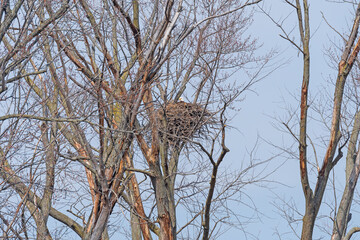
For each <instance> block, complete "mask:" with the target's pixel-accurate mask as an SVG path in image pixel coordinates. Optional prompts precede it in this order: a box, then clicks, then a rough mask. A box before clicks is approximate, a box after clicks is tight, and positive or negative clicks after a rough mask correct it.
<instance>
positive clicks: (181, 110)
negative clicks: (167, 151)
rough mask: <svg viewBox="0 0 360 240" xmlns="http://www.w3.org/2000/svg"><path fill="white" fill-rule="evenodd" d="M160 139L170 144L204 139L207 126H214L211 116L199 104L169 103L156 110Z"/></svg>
mask: <svg viewBox="0 0 360 240" xmlns="http://www.w3.org/2000/svg"><path fill="white" fill-rule="evenodd" d="M157 116H158V117H157V119H158V120H159V122H158V126H159V133H160V137H161V138H162V139H163V140H164V139H167V140H168V142H169V143H170V144H176V143H179V142H181V141H187V140H189V139H193V138H196V137H204V135H205V134H207V133H208V132H209V131H208V126H209V125H212V124H214V119H213V117H212V114H211V113H210V112H209V111H207V110H206V109H204V108H203V107H202V106H201V105H199V104H193V103H186V102H176V103H175V102H171V103H168V104H167V105H166V106H164V107H162V108H160V109H158V111H157Z"/></svg>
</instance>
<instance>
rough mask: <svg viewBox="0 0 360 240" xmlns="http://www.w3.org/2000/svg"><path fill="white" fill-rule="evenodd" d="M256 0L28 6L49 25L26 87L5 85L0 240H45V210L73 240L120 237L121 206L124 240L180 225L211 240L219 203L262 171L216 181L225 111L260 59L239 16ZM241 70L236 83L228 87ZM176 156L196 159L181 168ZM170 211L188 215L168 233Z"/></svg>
mask: <svg viewBox="0 0 360 240" xmlns="http://www.w3.org/2000/svg"><path fill="white" fill-rule="evenodd" d="M259 2H260V0H258V1H238V0H234V1H223V0H219V1H213V2H208V1H196V2H194V3H188V2H184V1H181V0H180V1H172V0H168V1H165V2H160V1H132V2H126V1H117V0H112V1H107V0H104V1H94V2H92V4H90V3H89V1H85V0H79V1H78V2H76V3H74V4H73V5H72V6H71V8H69V10H68V12H67V13H66V14H65V15H64V16H62V17H61V18H60V19H59V17H60V15H59V11H62V10H61V9H63V8H65V7H64V6H67V8H68V5H67V4H68V2H66V4H65V3H63V4H62V3H61V2H56V1H51V2H50V1H48V2H46V4H42V5H41V6H39V7H38V8H37V9H36V11H35V13H34V14H35V15H34V16H36V17H37V18H38V19H39V21H40V23H43V22H46V21H47V20H46V19H47V18H48V17H49V19H58V20H57V22H56V24H54V25H52V26H51V27H44V28H43V30H42V31H41V32H39V33H38V35H37V36H38V39H37V42H34V44H33V45H34V47H36V49H37V52H36V55H29V56H27V60H26V61H25V62H23V63H22V64H23V65H24V66H26V67H22V68H21V71H22V74H21V76H20V77H19V78H18V79H20V78H21V79H22V81H24V83H26V84H17V85H14V93H16V94H14V96H16V95H18V96H19V98H16V97H9V98H8V101H9V102H8V103H9V104H7V105H6V108H5V107H4V108H3V109H2V111H4V112H6V114H4V116H2V117H1V118H0V120H1V121H2V128H3V129H5V131H3V132H2V133H1V134H2V139H4V140H2V142H1V143H0V144H1V145H0V150H1V152H0V154H1V155H0V157H1V168H0V170H1V171H0V176H1V178H2V179H3V180H4V185H3V188H4V192H6V193H7V194H6V195H5V194H4V198H5V197H6V198H7V199H9V200H11V203H12V204H11V206H9V207H6V208H4V209H5V212H6V214H8V215H7V216H4V220H3V222H4V223H5V225H6V226H7V228H6V229H5V230H4V236H7V235H8V234H10V233H13V234H15V235H19V236H20V237H23V238H27V237H26V236H27V235H30V234H34V231H36V235H37V238H38V239H43V238H47V239H52V238H54V236H55V234H57V233H58V232H57V231H56V230H54V231H51V230H50V229H49V224H48V219H49V216H51V217H52V218H53V219H55V220H56V221H58V222H60V223H62V224H63V225H64V226H65V228H68V229H72V230H73V231H74V232H75V233H76V234H77V235H78V236H79V237H81V238H82V239H109V238H110V236H111V234H113V232H114V231H116V232H118V231H119V227H117V228H115V229H114V225H113V224H111V222H112V221H111V218H117V219H121V215H122V214H123V212H124V210H125V212H126V213H125V218H126V217H129V221H130V225H131V236H132V238H133V239H152V238H153V237H154V236H157V237H158V238H159V239H176V238H177V236H180V235H182V234H185V233H184V232H185V231H184V229H186V228H191V227H192V228H194V229H195V230H196V231H194V234H195V233H196V234H197V236H195V237H194V238H200V237H201V236H202V238H203V239H210V238H211V237H212V238H215V237H216V236H217V234H218V233H217V231H218V229H219V227H220V226H221V224H223V223H229V224H230V223H231V221H230V220H229V221H226V219H227V218H230V216H232V215H237V213H234V212H231V209H230V208H229V207H226V204H225V203H226V201H227V200H229V199H234V200H236V194H237V193H239V192H240V191H241V189H242V187H244V186H245V185H246V184H247V183H249V182H251V181H255V179H257V180H260V179H262V177H263V176H261V177H259V176H250V175H249V177H247V174H249V173H251V171H252V169H253V168H255V167H259V166H261V164H260V163H257V164H254V163H251V164H250V166H249V167H248V168H245V169H244V170H239V171H237V172H232V174H231V175H229V176H226V178H225V177H224V178H223V179H221V181H217V180H218V177H217V173H218V172H219V171H220V164H221V163H222V161H223V160H224V157H225V154H226V153H227V152H228V149H227V147H226V145H225V140H226V139H225V130H226V128H227V127H226V125H225V122H226V114H227V113H228V112H227V111H225V110H226V109H228V107H229V106H231V105H232V104H233V103H235V102H236V101H237V100H238V99H239V98H238V97H239V96H240V95H241V94H242V93H243V92H244V91H245V90H247V89H249V88H250V87H251V86H252V84H254V83H255V82H256V81H257V80H258V79H259V78H260V75H259V74H260V71H261V69H262V67H263V66H264V65H265V64H266V62H267V60H268V58H267V57H261V58H257V57H255V55H254V52H255V50H256V47H257V43H256V41H255V40H253V39H252V38H251V37H250V36H248V34H246V33H245V32H246V30H247V28H248V27H249V26H250V24H251V20H252V19H251V17H252V16H251V14H248V12H247V11H246V9H247V7H250V6H251V5H254V4H257V3H259ZM4 46H5V47H6V49H7V51H8V52H11V50H12V45H11V44H7V42H4ZM18 57H19V53H18V52H16V53H15V54H12V55H9V61H10V60H11V61H16V59H17V58H18ZM249 65H252V66H256V68H255V69H256V71H255V72H253V73H250V72H247V74H248V75H247V80H244V81H240V83H239V82H238V83H233V82H232V81H231V80H230V79H229V78H230V77H231V76H232V75H233V74H234V73H237V72H239V71H242V70H243V68H244V66H249ZM39 69H45V70H46V71H45V72H44V73H43V74H40V72H39ZM33 73H34V74H35V75H34V74H33ZM33 75H34V76H33ZM8 82H9V81H8ZM5 94H7V93H5ZM181 96H183V97H184V98H186V101H179V98H180V97H181ZM4 106H5V105H4ZM209 149H210V150H209ZM30 150H31V151H30ZM218 151H220V152H219V154H218ZM20 152H21V153H20ZM196 152H198V153H199V154H197V153H196ZM22 153H25V154H22ZM186 155H187V156H188V159H192V158H195V157H196V156H198V157H197V158H198V159H197V160H196V161H193V160H191V161H190V160H188V161H189V163H190V164H189V163H184V162H182V161H185V159H186V157H185V156H186ZM204 156H205V157H204ZM216 156H218V158H217V157H216ZM201 157H203V158H202V159H201ZM215 159H216V160H215ZM202 160H206V161H205V162H204V161H202ZM209 162H210V163H211V165H210V166H209V164H208V163H209ZM209 172H210V173H211V174H212V175H211V177H210V178H209V174H208V173H209ZM179 177H180V178H181V180H179ZM245 178H248V179H247V180H245ZM251 179H252V180H251ZM209 180H210V186H208V182H209ZM219 182H220V183H221V184H219ZM5 190H6V191H5ZM216 190H218V191H216ZM13 191H15V192H16V193H17V195H14V194H13V193H14V192H13ZM67 195H68V196H67ZM57 198H58V199H60V200H59V203H56V204H55V203H53V201H54V199H57ZM193 201H194V202H193ZM237 201H239V202H240V201H241V200H239V199H238V200H237ZM192 202H193V203H192ZM117 203H118V205H119V206H120V209H117V208H116V206H117ZM215 206H216V207H215ZM25 207H26V208H25ZM60 207H63V208H65V209H66V210H67V211H68V212H67V213H66V214H65V213H63V212H61V211H60V210H58V209H60ZM177 208H178V209H179V208H180V209H181V210H186V212H188V214H189V216H191V220H189V221H188V222H185V223H184V225H182V226H181V227H180V228H179V230H178V227H179V219H178V218H177V217H176V209H177ZM223 209H225V210H227V211H226V216H224V217H223V218H219V219H214V221H213V223H211V216H214V215H215V214H211V213H216V212H221V211H222V210H223ZM0 213H1V212H0ZM0 216H1V215H0ZM8 219H11V220H10V221H9V220H8ZM202 219H203V220H202ZM33 223H35V225H36V227H33ZM14 225H15V226H16V229H15V228H14ZM19 229H20V230H19ZM112 229H114V230H112ZM190 234H191V233H190ZM184 238H185V237H184Z"/></svg>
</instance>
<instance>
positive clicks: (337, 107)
mask: <svg viewBox="0 0 360 240" xmlns="http://www.w3.org/2000/svg"><path fill="white" fill-rule="evenodd" d="M286 3H287V4H288V5H289V6H290V7H291V8H293V9H294V10H295V11H294V12H296V17H297V25H298V32H299V38H298V39H299V43H297V41H296V40H295V38H293V36H291V34H290V33H288V32H287V31H286V30H285V27H284V26H283V25H282V23H280V22H277V21H275V20H274V19H273V18H271V17H270V18H271V19H272V20H273V22H275V23H276V25H277V26H278V27H279V28H280V30H281V31H282V34H281V37H282V38H284V39H285V40H287V41H288V42H290V43H291V44H292V45H293V46H294V47H295V48H296V49H297V50H298V51H299V53H300V54H301V55H302V56H303V70H302V71H303V72H302V86H301V95H300V107H299V109H300V113H299V119H298V120H299V122H298V130H299V134H296V133H295V132H294V130H293V129H292V127H291V125H290V124H289V122H290V121H289V122H288V123H284V125H285V127H286V129H287V130H288V131H289V132H290V134H291V135H292V136H293V137H294V139H295V140H296V142H297V145H298V148H299V153H298V159H299V163H300V177H301V186H302V189H303V193H304V197H305V213H304V215H303V218H302V232H301V236H300V238H301V239H304V240H305V239H313V232H314V227H315V225H316V221H317V219H318V213H319V210H320V207H321V205H322V203H323V201H324V200H323V197H324V194H325V192H326V189H327V186H329V177H330V173H331V171H332V170H334V167H335V165H336V164H338V162H339V161H340V160H341V159H342V158H343V149H344V148H345V147H347V156H346V186H345V189H344V191H343V193H342V199H341V202H340V204H339V206H335V207H337V208H338V209H336V210H335V211H334V212H335V214H334V216H333V230H332V234H331V235H332V236H331V239H348V238H349V237H345V236H346V228H347V223H348V221H349V216H351V215H350V214H349V210H350V206H351V204H352V199H353V194H354V189H355V185H356V183H357V180H358V176H359V167H358V161H359V157H358V155H359V154H358V150H356V149H357V147H356V145H357V142H358V135H359V114H358V110H357V109H358V107H359V105H357V104H355V105H356V106H355V109H356V111H355V113H354V112H353V111H352V112H345V111H344V105H345V109H346V104H344V99H348V100H347V102H350V101H351V102H355V103H356V102H357V100H356V98H352V100H349V95H347V94H344V89H346V84H348V85H349V83H348V78H349V76H351V73H352V72H354V71H355V70H354V68H353V67H354V65H356V61H357V58H358V53H359V49H360V48H359V47H360V41H359V37H358V29H359V20H360V18H359V17H360V15H359V13H360V5H359V4H355V5H354V6H356V7H355V8H354V10H355V16H354V20H353V26H352V29H351V31H350V33H349V34H348V35H347V36H342V40H343V43H344V46H341V47H340V49H342V50H341V51H342V52H341V56H340V57H339V58H337V59H336V62H337V63H336V67H337V69H336V71H337V76H336V80H335V81H334V85H335V91H334V96H333V99H332V100H331V106H330V108H331V111H330V113H329V116H331V117H330V118H329V119H328V120H329V122H331V124H328V122H324V124H325V125H326V127H327V128H326V129H327V133H326V136H327V137H326V139H327V140H326V141H327V143H326V147H325V151H324V156H323V160H322V162H318V158H319V157H318V155H317V153H319V152H322V151H321V150H319V148H320V147H319V148H317V147H316V146H317V143H314V142H313V141H312V139H311V126H310V124H309V122H308V119H309V113H308V111H309V109H310V108H311V107H312V106H310V101H309V92H310V91H309V83H310V67H311V64H310V56H311V52H310V48H309V46H310V40H311V34H310V16H309V3H308V1H306V0H303V1H299V0H296V1H286ZM349 88H352V86H351V85H350V87H349ZM352 97H354V95H353V96H352ZM329 102H330V101H329ZM327 106H328V105H327ZM327 106H326V107H327ZM312 108H313V109H314V111H317V112H318V113H319V116H320V117H324V118H322V119H323V120H324V119H327V117H326V116H324V115H325V114H324V113H323V112H322V110H319V109H316V107H312ZM322 108H325V106H322ZM348 109H350V108H348ZM347 111H348V110H347ZM345 116H346V117H345ZM347 119H350V121H347ZM324 121H325V120H324ZM342 126H343V129H342ZM344 129H347V131H348V132H351V134H349V133H347V132H346V131H345V130H344ZM309 143H310V145H311V149H312V150H313V154H309V151H308V149H309V146H308V145H309ZM319 145H320V144H319ZM309 156H310V157H309ZM309 164H310V167H309ZM312 170H314V171H315V172H316V174H315V175H316V176H315V177H316V178H315V179H314V181H315V185H314V186H313V187H312V186H311V182H312V180H311V177H310V176H311V174H309V172H310V171H312ZM351 232H354V231H351ZM350 234H352V233H350Z"/></svg>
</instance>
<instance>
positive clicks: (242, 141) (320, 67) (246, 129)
mask: <svg viewBox="0 0 360 240" xmlns="http://www.w3.org/2000/svg"><path fill="white" fill-rule="evenodd" d="M309 3H310V22H311V23H310V24H311V33H312V38H311V43H310V44H311V45H310V48H311V79H310V82H311V83H310V95H312V96H313V97H316V95H317V94H318V93H319V91H320V92H321V91H322V90H321V89H322V88H323V87H326V88H327V89H328V90H329V92H330V94H331V96H332V94H333V90H332V89H333V88H332V86H331V85H330V84H328V83H327V80H328V79H329V77H333V78H334V77H336V71H334V70H333V69H331V68H329V66H328V64H327V62H328V59H327V56H326V55H325V54H324V53H325V52H326V49H327V48H329V47H330V46H332V43H331V41H335V42H336V43H339V42H340V38H339V36H338V35H337V34H336V33H335V32H334V31H333V30H331V28H330V27H329V26H328V25H327V24H326V22H325V21H324V19H323V17H322V13H323V14H324V16H325V18H326V19H327V21H328V22H329V23H330V24H331V25H332V26H333V27H335V28H336V29H337V30H338V31H339V32H340V33H346V32H348V31H347V30H348V29H349V28H350V27H349V25H350V26H351V25H352V16H353V15H352V13H353V12H354V11H351V10H352V9H351V5H350V4H344V3H341V4H339V3H334V2H329V1H325V0H315V1H309ZM264 9H266V10H267V11H270V13H271V15H272V16H273V17H274V19H280V18H282V19H284V18H285V17H287V16H288V15H289V14H291V15H290V16H289V17H288V18H287V19H286V20H285V22H284V24H285V27H286V29H287V30H291V29H293V28H294V29H293V33H292V35H293V36H294V37H295V39H298V28H297V25H295V24H296V14H295V12H294V10H293V9H291V8H290V7H288V6H287V5H286V3H285V1H282V0H273V1H270V0H267V1H265V3H264ZM250 31H251V32H252V33H253V35H254V36H258V38H259V41H260V42H262V43H263V47H262V48H261V51H262V52H266V51H270V50H271V49H276V50H277V51H278V52H279V54H278V56H277V57H276V58H274V61H273V63H274V64H275V66H280V67H279V68H278V69H277V70H276V71H275V72H273V73H272V74H271V75H270V76H268V77H267V78H265V79H264V80H262V81H261V82H259V83H258V84H257V85H256V86H254V88H253V90H255V93H250V92H249V93H248V94H247V97H246V99H245V101H244V102H242V103H241V108H242V110H241V112H240V113H239V114H238V116H237V117H236V118H235V119H234V120H233V122H232V124H233V125H234V126H236V127H238V129H239V131H240V132H238V131H234V130H232V131H231V133H230V134H231V138H230V139H229V141H228V145H229V147H230V149H231V153H230V154H229V156H228V160H229V161H231V162H235V163H239V162H241V161H246V159H247V156H246V153H245V151H246V149H248V150H250V149H251V148H252V147H253V146H254V144H255V143H256V139H257V137H258V136H261V138H264V139H266V140H268V141H270V142H271V143H273V144H275V145H278V146H281V147H284V146H286V145H289V143H291V141H292V139H291V138H290V137H289V136H287V135H285V134H283V133H282V132H280V131H279V130H277V129H275V127H274V125H276V126H280V125H281V124H280V122H278V121H277V120H276V119H281V120H286V117H287V116H288V113H287V109H289V106H290V107H291V108H292V109H296V108H297V105H298V103H297V101H296V99H295V97H296V96H299V94H300V86H301V80H302V55H299V54H298V52H297V50H296V49H295V48H294V47H292V46H291V44H290V43H289V42H287V41H286V40H284V39H282V38H281V37H280V36H279V34H280V33H281V31H280V29H278V28H277V27H276V26H275V24H273V23H272V22H271V21H270V20H269V19H268V18H267V17H266V16H265V15H264V14H262V13H261V12H260V11H259V10H258V9H257V10H256V13H255V22H254V24H253V26H252V28H251V29H250ZM297 42H298V41H297ZM294 96H295V97H294ZM275 118H276V119H275ZM311 131H313V132H316V131H317V129H315V130H314V129H313V130H311ZM232 139H236V141H232ZM294 149H297V146H295V148H294ZM277 152H278V151H277V150H276V149H275V148H274V147H272V146H270V145H269V144H267V143H265V142H264V141H260V145H259V147H258V148H257V157H258V158H260V159H266V158H269V157H271V156H273V155H274V154H276V153H277ZM318 154H319V157H320V159H319V160H321V159H322V157H321V156H322V154H321V151H320V153H318ZM239 156H240V157H239ZM284 157H286V155H284ZM284 157H277V158H275V159H274V160H273V162H272V166H278V165H279V164H280V163H282V162H283V161H284V160H285V158H284ZM244 159H245V160H244ZM343 169H344V166H343V165H342V164H339V166H337V167H336V171H337V172H338V173H337V175H336V176H337V177H336V180H337V181H338V182H340V183H341V181H342V179H343V178H342V173H343ZM270 179H272V180H274V181H277V182H279V183H283V184H285V185H287V187H285V186H282V185H281V184H279V183H278V184H272V183H269V184H268V185H269V187H271V190H266V189H265V188H259V187H249V188H248V189H247V193H248V194H249V195H250V196H252V197H253V200H254V202H255V203H256V205H257V207H258V210H259V211H260V212H262V213H264V215H265V216H262V217H261V218H262V222H263V223H262V224H261V223H254V224H252V225H251V227H250V228H249V229H248V230H249V232H252V233H254V234H255V235H257V236H258V238H259V239H279V238H278V237H277V236H276V235H274V232H275V229H276V228H277V229H278V230H279V232H280V233H282V237H283V238H282V239H296V237H295V236H294V235H293V234H292V233H291V229H290V227H289V226H288V225H287V223H286V221H285V220H284V219H282V218H281V216H280V212H279V211H278V210H277V209H276V208H275V206H274V205H273V204H272V203H273V202H274V201H275V200H276V198H277V197H276V194H277V195H278V196H279V197H281V198H283V199H284V200H285V201H288V202H290V201H291V202H293V203H295V204H296V205H297V207H298V209H299V210H300V211H301V213H303V209H304V198H303V195H302V190H301V186H300V177H299V166H298V161H296V160H294V159H289V160H287V161H286V162H285V164H284V165H282V166H281V167H279V168H278V170H277V172H276V173H274V174H273V175H272V177H271V178H270ZM315 180H316V179H315V178H313V179H312V183H314V181H315ZM338 197H339V196H338ZM325 199H327V200H329V201H331V200H332V195H331V193H327V195H326V196H325ZM338 201H340V200H338ZM276 202H277V203H280V201H279V200H276ZM328 214H329V209H328V208H326V206H323V207H322V209H321V210H320V215H328ZM354 215H355V217H356V215H359V213H356V212H355V213H354V214H353V217H354ZM324 219H328V218H324ZM328 222H329V221H328ZM300 223H301V222H300ZM350 223H352V224H355V223H356V220H352V221H351V222H350ZM321 224H326V221H322V222H321ZM300 225H301V224H300ZM328 230H329V231H331V230H332V225H331V224H330V225H329V226H328ZM300 232H301V226H299V228H298V229H297V233H298V234H300ZM285 233H290V234H285ZM320 236H325V239H328V238H329V236H327V235H326V234H325V233H324V232H321V231H320V230H316V231H315V234H314V239H316V237H320ZM221 239H245V238H243V236H241V237H240V235H239V234H238V233H236V234H235V231H232V230H231V231H229V232H228V233H227V234H225V235H223V237H222V238H221ZM249 239H253V238H251V237H249ZM353 239H360V234H359V235H357V236H354V237H353V238H352V240H353Z"/></svg>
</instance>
